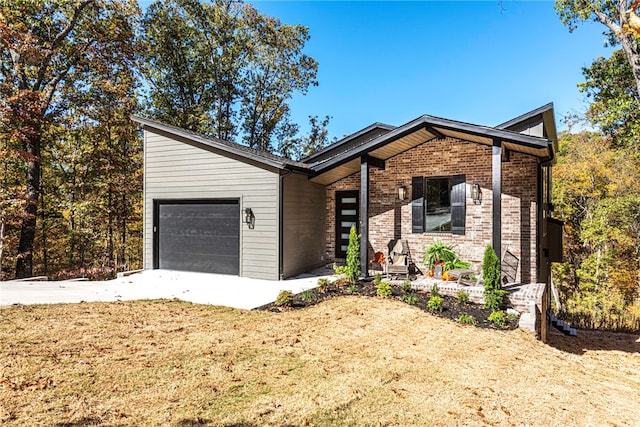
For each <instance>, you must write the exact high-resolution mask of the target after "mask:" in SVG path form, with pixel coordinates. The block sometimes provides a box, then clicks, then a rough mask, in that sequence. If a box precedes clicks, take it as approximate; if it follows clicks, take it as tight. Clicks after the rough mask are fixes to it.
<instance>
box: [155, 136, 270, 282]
mask: <svg viewBox="0 0 640 427" xmlns="http://www.w3.org/2000/svg"><path fill="white" fill-rule="evenodd" d="M278 186H279V175H278V173H277V171H270V170H265V169H263V168H260V167H257V166H254V165H251V164H248V163H244V162H241V161H238V160H233V159H230V158H228V157H225V156H222V155H220V154H216V153H214V152H212V151H210V150H205V149H203V148H199V147H196V146H194V145H191V144H187V143H184V142H181V141H177V140H174V139H172V138H170V137H168V136H164V135H161V134H159V133H154V132H152V131H150V130H145V138H144V268H149V269H150V268H153V200H154V199H165V200H166V199H214V198H226V199H230V198H233V199H239V200H240V211H241V212H242V210H243V209H244V208H251V209H252V210H253V213H254V214H255V228H254V229H253V230H250V229H249V228H248V227H247V226H246V225H245V224H241V227H240V275H241V276H245V277H253V278H258V279H269V280H277V279H278V245H279V241H278Z"/></svg>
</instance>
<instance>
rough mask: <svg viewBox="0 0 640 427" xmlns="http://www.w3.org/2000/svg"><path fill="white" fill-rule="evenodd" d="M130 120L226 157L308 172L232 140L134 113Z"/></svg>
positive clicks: (145, 127) (302, 167) (295, 164)
mask: <svg viewBox="0 0 640 427" xmlns="http://www.w3.org/2000/svg"><path fill="white" fill-rule="evenodd" d="M131 120H133V121H134V122H137V123H139V124H140V125H141V127H142V128H143V129H144V130H150V131H152V132H154V133H159V134H162V135H167V136H169V137H172V138H176V139H178V140H180V141H182V142H184V143H187V144H191V145H194V146H198V147H199V148H202V149H205V150H209V151H212V152H217V153H220V154H222V155H225V156H227V157H231V158H235V159H237V160H240V161H244V162H247V163H250V164H253V165H256V166H259V167H266V168H275V169H278V170H284V169H289V170H297V171H302V172H305V173H310V171H309V169H307V168H306V167H305V165H303V164H302V163H297V162H292V161H289V160H287V159H284V158H278V157H277V156H273V155H269V154H268V153H264V154H263V153H261V152H259V151H257V150H253V149H251V148H249V147H245V146H243V145H239V144H236V143H234V142H229V141H223V140H221V139H217V138H212V137H210V136H207V135H203V134H200V133H197V132H192V131H189V130H186V129H182V128H179V127H176V126H171V125H167V124H164V123H161V122H157V121H155V120H151V119H146V118H144V117H139V116H135V115H132V116H131Z"/></svg>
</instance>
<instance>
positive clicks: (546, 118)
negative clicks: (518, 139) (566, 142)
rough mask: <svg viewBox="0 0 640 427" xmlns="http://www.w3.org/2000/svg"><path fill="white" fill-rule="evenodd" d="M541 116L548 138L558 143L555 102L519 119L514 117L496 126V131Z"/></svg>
mask: <svg viewBox="0 0 640 427" xmlns="http://www.w3.org/2000/svg"><path fill="white" fill-rule="evenodd" d="M539 115H542V121H543V123H544V127H545V129H546V130H547V137H548V138H549V139H550V140H552V141H557V140H558V134H557V130H556V119H555V114H554V110H553V102H550V103H548V104H546V105H543V106H542V107H538V108H536V109H535V110H531V111H529V112H527V113H524V114H522V115H520V116H518V117H514V118H513V119H511V120H508V121H506V122H504V123H501V124H499V125H498V126H496V129H508V128H510V127H513V126H515V125H517V124H520V123H522V122H525V121H527V120H529V119H532V118H534V117H536V116H539Z"/></svg>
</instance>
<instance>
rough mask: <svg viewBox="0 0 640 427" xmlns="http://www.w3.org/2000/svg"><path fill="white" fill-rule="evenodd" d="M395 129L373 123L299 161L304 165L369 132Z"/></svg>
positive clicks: (383, 124) (391, 126)
mask: <svg viewBox="0 0 640 427" xmlns="http://www.w3.org/2000/svg"><path fill="white" fill-rule="evenodd" d="M395 128H396V126H393V125H388V124H385V123H380V122H376V123H373V124H371V125H369V126H367V127H366V128H364V129H361V130H359V131H357V132H355V133H352V134H351V135H347V136H345V137H344V138H342V139H341V140H339V141H336V142H334V143H333V144H331V145H329V146H327V147H325V148H323V149H322V150H320V151H316V152H315V153H313V154H311V155H310V156H307V157H305V158H304V159H302V160H301V161H302V162H305V163H309V162H311V161H313V159H315V158H317V157H319V156H321V155H323V154H325V153H327V152H329V151H332V150H335V149H338V148H340V147H341V146H342V145H344V144H347V143H348V142H349V141H353V140H354V139H356V138H358V137H360V136H362V135H364V134H366V133H367V132H371V131H372V130H374V129H383V130H387V131H391V130H393V129H395Z"/></svg>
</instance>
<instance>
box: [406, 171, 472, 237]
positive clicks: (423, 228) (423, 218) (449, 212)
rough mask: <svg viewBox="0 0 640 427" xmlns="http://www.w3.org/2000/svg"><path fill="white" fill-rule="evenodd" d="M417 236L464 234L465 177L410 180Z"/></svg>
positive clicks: (413, 221) (413, 224)
mask: <svg viewBox="0 0 640 427" xmlns="http://www.w3.org/2000/svg"><path fill="white" fill-rule="evenodd" d="M411 187H412V188H411V194H412V197H411V213H412V231H413V232H414V233H425V232H430V233H434V232H435V233H453V234H464V233H465V219H466V218H465V217H466V183H465V176H464V175H452V176H439V177H422V176H416V177H413V178H412V179H411Z"/></svg>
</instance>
